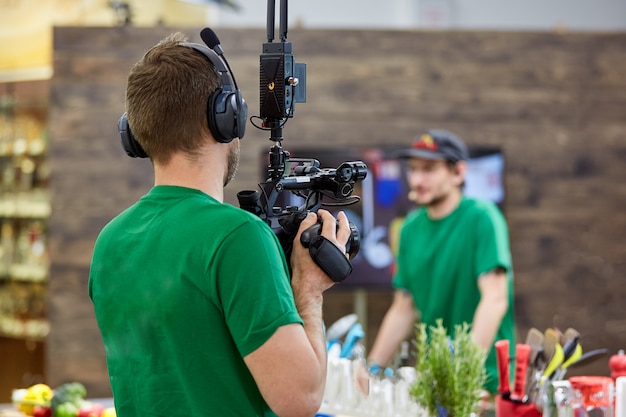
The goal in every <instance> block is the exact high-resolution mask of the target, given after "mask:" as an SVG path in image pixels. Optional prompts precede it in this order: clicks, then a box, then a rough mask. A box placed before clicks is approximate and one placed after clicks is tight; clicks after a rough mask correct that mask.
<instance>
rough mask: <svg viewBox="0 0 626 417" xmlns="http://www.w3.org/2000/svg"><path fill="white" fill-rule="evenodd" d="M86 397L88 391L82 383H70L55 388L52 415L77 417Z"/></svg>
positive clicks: (51, 405) (51, 406) (55, 416)
mask: <svg viewBox="0 0 626 417" xmlns="http://www.w3.org/2000/svg"><path fill="white" fill-rule="evenodd" d="M86 397H87V389H86V388H85V386H84V385H83V384H81V383H80V382H69V383H67V384H63V385H61V386H59V387H57V388H55V390H54V396H53V397H52V401H51V403H50V408H52V415H53V416H54V417H76V416H77V415H78V410H79V409H80V406H81V405H82V404H83V403H84V402H85V398H86Z"/></svg>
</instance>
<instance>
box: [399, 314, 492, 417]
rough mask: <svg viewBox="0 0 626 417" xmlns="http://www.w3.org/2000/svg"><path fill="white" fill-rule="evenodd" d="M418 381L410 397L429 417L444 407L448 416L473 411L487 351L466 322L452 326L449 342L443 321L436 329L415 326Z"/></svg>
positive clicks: (423, 325) (460, 415)
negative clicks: (425, 410)
mask: <svg viewBox="0 0 626 417" xmlns="http://www.w3.org/2000/svg"><path fill="white" fill-rule="evenodd" d="M417 330H418V331H417V340H416V347H417V361H416V364H415V369H416V371H417V381H416V382H415V384H414V385H413V386H412V387H411V396H412V397H413V398H414V399H415V400H416V401H417V402H418V403H419V404H421V405H422V406H423V407H425V408H426V409H427V410H428V412H429V414H430V415H431V416H437V415H440V412H441V408H444V409H445V411H446V412H447V415H448V416H450V417H454V416H456V417H466V416H469V415H470V414H471V413H472V412H473V411H475V409H476V406H477V404H478V402H479V401H480V397H481V391H482V386H483V384H484V381H485V378H486V373H485V367H484V362H485V357H486V352H485V351H484V349H483V348H482V347H480V346H479V345H478V344H477V343H476V342H475V341H474V339H473V336H472V334H471V332H470V327H469V325H468V324H467V323H464V324H463V325H462V326H455V331H454V340H450V338H449V337H448V334H447V330H446V329H445V328H444V327H443V324H442V321H441V320H437V326H436V327H435V326H430V328H429V332H427V329H426V325H425V324H423V323H420V324H418V325H417Z"/></svg>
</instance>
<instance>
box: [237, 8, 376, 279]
mask: <svg viewBox="0 0 626 417" xmlns="http://www.w3.org/2000/svg"><path fill="white" fill-rule="evenodd" d="M275 9H276V3H275V0H268V2H267V42H266V43H264V44H263V52H262V53H261V56H260V116H258V117H256V118H258V119H261V121H262V123H261V125H260V126H259V125H257V124H255V123H254V121H253V122H252V124H253V125H254V126H255V127H257V128H259V129H262V130H267V131H269V132H270V138H269V139H270V140H271V141H272V142H274V145H273V146H272V147H271V148H270V151H269V165H268V171H267V172H268V178H267V180H266V181H265V182H262V183H260V184H259V188H260V190H261V191H260V192H259V191H249V190H246V191H241V192H239V193H238V194H237V198H238V200H239V205H240V207H241V208H242V209H244V210H247V211H250V212H252V213H255V214H256V215H258V216H259V217H260V218H261V219H263V220H264V221H265V222H266V223H267V224H268V225H269V226H270V227H271V228H272V230H273V231H274V233H275V234H276V236H277V237H278V239H279V241H280V243H281V245H282V247H283V250H284V252H285V255H286V257H287V260H288V261H289V258H290V256H291V249H292V247H293V239H294V238H295V236H296V233H297V231H298V228H299V226H300V223H301V222H302V220H304V218H305V217H306V215H307V214H308V213H309V212H316V211H317V210H318V209H320V208H321V207H322V206H345V205H350V204H354V203H356V202H358V201H359V200H360V197H358V196H354V195H352V193H353V191H354V186H355V184H356V182H357V181H362V180H363V179H365V177H366V176H367V166H366V165H365V164H364V163H363V162H361V161H353V162H344V163H342V164H341V165H339V167H337V168H320V162H319V161H318V160H316V159H303V158H290V154H289V152H287V151H286V150H284V149H283V147H282V141H283V139H284V138H283V136H282V135H283V132H282V131H283V127H284V126H285V124H286V122H287V120H288V119H289V118H292V117H293V115H294V108H295V103H304V102H306V64H300V63H296V62H295V60H294V57H293V54H292V45H291V43H290V42H287V0H281V1H280V23H279V31H280V42H274V28H275ZM253 119H255V117H253V118H251V120H253ZM283 192H290V193H293V194H295V195H297V196H299V197H302V198H303V199H304V204H302V205H300V206H294V205H285V206H277V205H276V204H277V202H278V200H279V196H280V195H281V193H283ZM329 200H330V201H329ZM320 229H321V225H319V224H317V225H315V226H313V227H312V228H310V229H307V230H306V231H305V232H304V233H303V234H302V238H301V241H302V243H303V245H304V246H305V247H309V251H310V253H311V256H312V257H313V259H314V260H315V261H316V263H317V264H318V265H319V266H320V267H322V269H324V271H325V272H326V273H327V274H328V275H329V276H330V277H331V278H332V279H333V280H334V281H337V282H339V281H343V280H344V279H345V278H346V277H347V276H348V275H349V273H350V272H351V271H352V267H351V265H350V262H349V261H347V260H346V259H345V256H344V255H343V254H342V253H341V252H340V251H336V250H333V249H332V248H331V247H332V246H334V245H332V244H330V245H327V244H325V239H322V238H321V236H319V234H320V231H321V230H320ZM350 230H351V234H350V238H349V240H348V242H347V244H346V252H347V253H348V255H349V257H350V259H352V258H354V256H356V254H357V253H358V251H359V249H360V234H359V231H358V229H357V228H356V226H355V225H354V224H353V223H350ZM335 248H336V247H335ZM337 254H339V255H337ZM340 257H341V258H343V259H340ZM346 262H347V265H346V264H345V263H346Z"/></svg>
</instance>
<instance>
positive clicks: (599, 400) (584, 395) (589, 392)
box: [568, 376, 613, 407]
mask: <svg viewBox="0 0 626 417" xmlns="http://www.w3.org/2000/svg"><path fill="white" fill-rule="evenodd" d="M568 380H569V383H570V384H571V385H572V390H573V391H574V395H575V397H576V398H575V400H574V401H575V402H577V403H580V404H581V405H582V406H584V407H608V406H611V405H612V404H611V402H612V398H611V392H612V385H613V379H612V378H609V377H607V376H573V377H570V378H569V379H568Z"/></svg>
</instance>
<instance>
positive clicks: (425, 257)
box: [393, 197, 515, 393]
mask: <svg viewBox="0 0 626 417" xmlns="http://www.w3.org/2000/svg"><path fill="white" fill-rule="evenodd" d="M397 267H398V269H397V273H396V275H395V277H394V281H393V285H394V287H396V288H398V289H403V290H406V291H408V292H410V293H411V294H412V296H413V299H414V302H415V306H416V308H417V309H418V310H419V312H420V320H421V321H422V322H423V323H425V324H427V325H428V326H431V325H432V326H435V324H436V320H437V319H439V318H441V319H442V320H443V325H444V327H446V328H447V329H448V331H449V332H450V331H452V330H453V329H454V326H455V325H457V324H462V323H464V322H466V323H469V324H471V323H472V321H473V318H474V313H475V311H476V307H477V306H478V302H479V301H480V291H479V289H478V283H477V280H478V277H479V276H480V275H481V274H482V273H484V272H489V271H491V270H493V269H494V268H496V267H502V268H504V269H506V271H507V278H508V289H509V307H508V310H507V312H506V314H505V316H504V318H503V320H502V323H501V325H500V328H499V329H498V333H497V335H496V339H495V340H496V341H497V340H501V339H508V340H509V341H510V343H511V351H512V352H513V351H514V347H515V343H514V337H515V324H514V316H513V272H512V262H511V253H510V249H509V236H508V228H507V225H506V222H505V220H504V217H503V215H502V213H501V212H500V210H499V209H498V207H497V206H495V205H494V204H492V203H490V202H487V201H480V200H474V199H470V198H467V197H463V199H462V200H461V202H460V203H459V206H458V207H457V208H456V209H455V210H454V211H453V212H452V213H450V214H449V215H448V216H446V217H444V218H442V219H437V220H432V219H430V218H429V217H428V215H427V213H426V209H425V208H420V209H418V210H416V211H414V212H412V213H411V214H409V216H407V219H406V221H405V223H404V225H403V227H402V231H401V233H400V245H399V250H398V262H397ZM485 369H486V371H487V382H486V384H485V388H486V389H487V390H488V391H490V392H492V393H495V392H496V391H497V384H498V373H497V363H496V357H495V349H493V348H492V349H491V351H490V352H489V355H488V357H487V360H486V363H485Z"/></svg>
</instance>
